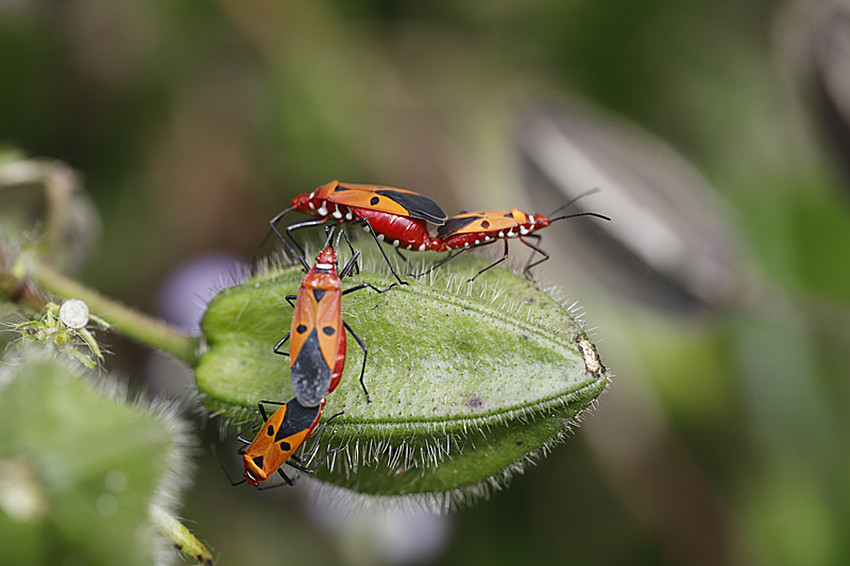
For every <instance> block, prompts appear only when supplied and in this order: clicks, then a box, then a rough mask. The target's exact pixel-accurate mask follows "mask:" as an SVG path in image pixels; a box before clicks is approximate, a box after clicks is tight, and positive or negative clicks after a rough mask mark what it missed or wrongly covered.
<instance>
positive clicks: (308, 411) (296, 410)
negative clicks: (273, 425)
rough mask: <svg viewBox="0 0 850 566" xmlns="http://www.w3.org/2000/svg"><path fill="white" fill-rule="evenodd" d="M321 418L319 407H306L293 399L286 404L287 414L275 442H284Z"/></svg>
mask: <svg viewBox="0 0 850 566" xmlns="http://www.w3.org/2000/svg"><path fill="white" fill-rule="evenodd" d="M318 416H319V406H318V405H316V406H315V407H305V406H304V405H302V404H301V403H299V402H298V399H297V398H296V399H292V400H291V401H289V403H287V404H286V414H285V415H284V416H283V422H282V423H280V428H279V429H278V431H277V436H275V437H274V440H275V442H277V441H279V440H283V439H284V438H286V437H288V436H292V435H293V434H296V433H298V432H301V431H302V430H307V429H309V428H310V427H311V426H313V423H314V422H315V421H316V417H318Z"/></svg>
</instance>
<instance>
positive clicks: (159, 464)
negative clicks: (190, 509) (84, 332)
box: [0, 355, 175, 565]
mask: <svg viewBox="0 0 850 566" xmlns="http://www.w3.org/2000/svg"><path fill="white" fill-rule="evenodd" d="M4 374H5V375H3V376H2V377H3V379H2V382H3V383H0V386H2V390H0V548H2V549H3V551H2V554H3V557H4V562H8V563H9V564H28V565H37V564H60V563H68V564H151V563H152V562H153V560H154V556H155V544H154V530H153V527H152V525H151V523H150V520H149V518H148V507H149V504H150V502H151V501H152V499H153V498H154V495H155V492H156V491H157V490H158V489H159V488H158V486H159V485H160V482H162V480H163V477H164V475H165V474H166V470H167V469H168V468H169V465H170V464H171V462H170V458H172V457H173V450H174V446H175V440H174V438H173V431H172V430H171V427H170V426H169V424H168V423H166V422H165V421H164V420H163V419H162V418H161V417H158V416H155V415H153V414H151V413H150V412H147V411H143V410H140V409H139V408H137V407H134V406H131V405H128V404H125V403H123V402H120V401H118V400H116V399H114V398H112V397H110V396H107V395H104V394H103V393H102V392H100V391H96V390H95V389H93V388H92V387H91V386H90V385H88V384H87V383H86V382H85V381H84V380H82V379H80V378H79V377H78V376H77V375H76V374H75V373H74V372H72V370H71V369H69V367H67V366H66V365H63V364H61V363H59V362H57V361H55V360H53V359H50V358H48V357H47V356H35V357H34V356H32V355H25V356H24V357H23V358H22V359H21V360H19V361H17V362H14V363H13V364H11V365H8V366H7V367H6V368H5V371H4Z"/></svg>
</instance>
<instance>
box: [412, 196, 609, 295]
mask: <svg viewBox="0 0 850 566" xmlns="http://www.w3.org/2000/svg"><path fill="white" fill-rule="evenodd" d="M598 190H599V189H592V190H590V191H587V192H584V193H582V194H580V195H578V196H577V197H575V198H574V199H572V200H571V201H569V202H568V203H567V204H565V205H563V206H561V207H559V208H557V209H555V210H554V211H552V212H551V213H550V214H549V215H548V216H544V215H542V214H529V213H527V212H523V211H521V210H519V209H516V208H512V209H511V210H498V211H481V212H464V213H461V214H458V215H455V216H452V217H451V218H449V219H448V220H446V222H445V223H444V224H443V225H442V226H440V227H439V228H438V229H437V243H436V244H434V245H433V246H432V247H431V248H430V249H431V250H433V251H452V250H458V251H455V252H454V253H452V254H450V255H449V256H448V257H446V258H444V259H443V260H442V261H440V262H438V263H437V264H435V265H434V266H433V267H431V268H430V269H428V270H427V271H424V272H422V273H419V274H416V277H419V276H421V275H425V274H426V273H430V272H431V271H433V270H434V269H436V268H437V267H439V266H441V265H443V264H444V263H446V262H447V261H450V260H452V259H454V258H455V257H457V256H458V255H460V254H462V253H463V252H465V251H467V250H471V249H474V248H479V247H481V246H486V245H489V244H493V243H495V242H496V241H498V240H503V241H504V243H505V251H504V255H503V256H502V257H501V258H500V259H498V260H496V261H494V262H493V263H491V264H490V265H488V266H487V267H485V268H484V269H482V270H481V271H479V272H478V273H476V274H475V276H474V277H472V278H471V279H470V280H469V281H473V280H475V278H476V277H478V276H479V275H481V274H482V273H484V272H485V271H487V270H488V269H490V268H492V267H494V266H496V265H498V264H500V263H502V262H503V261H505V260H506V259H507V258H508V240H509V239H511V238H518V239H519V241H520V242H522V243H523V244H525V245H526V246H528V247H529V248H531V250H532V251H531V256H530V257H529V258H528V262H527V264H526V266H525V268H524V269H523V273H524V274H525V275H526V277H528V276H529V275H530V270H531V268H532V267H534V266H536V265H539V264H541V263H543V262H544V261H546V260H547V259H549V254H548V253H547V252H546V251H545V250H543V249H542V248H540V247H539V246H538V245H537V244H539V242H540V238H541V236H540V234H535V232H536V231H538V230H540V229H541V228H545V227H547V226H549V225H550V224H551V223H552V222H556V221H558V220H564V219H567V218H576V217H578V216H595V217H596V218H601V219H603V220H609V221H610V220H611V219H610V218H609V217H607V216H605V215H603V214H598V213H596V212H579V213H576V214H567V215H564V216H559V217H557V218H551V217H552V216H553V215H554V214H557V213H558V212H560V211H561V210H563V209H565V208H567V207H568V206H570V205H571V204H573V203H574V202H575V201H576V200H578V199H579V198H581V197H583V196H586V195H589V194H592V193H595V192H597V191H598ZM529 238H531V239H534V240H535V243H532V242H530V241H528V239H529ZM535 254H540V255H542V256H543V257H542V258H541V259H539V260H537V261H535V262H533V263H532V259H534V255H535Z"/></svg>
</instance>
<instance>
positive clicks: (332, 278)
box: [289, 271, 343, 407]
mask: <svg viewBox="0 0 850 566" xmlns="http://www.w3.org/2000/svg"><path fill="white" fill-rule="evenodd" d="M340 288H341V285H340V281H339V276H338V275H336V273H316V272H312V271H311V272H310V273H308V274H307V275H306V276H305V277H304V279H303V280H302V284H301V288H300V289H299V290H298V297H297V300H296V303H295V312H294V313H293V317H292V333H291V337H290V340H291V341H292V346H291V347H290V351H289V360H290V375H291V379H292V389H293V391H295V396H296V397H297V398H298V401H299V402H301V403H302V404H304V405H306V406H308V407H314V406H316V405H317V404H318V403H319V401H320V400H321V399H322V398H323V397H324V396H325V394H326V393H327V392H328V389H329V388H330V386H331V374H332V372H333V368H335V366H336V365H337V357H338V355H339V351H340V345H339V341H340V335H341V334H342V331H343V326H342V311H341V305H340V303H341V301H340V298H341V289H340Z"/></svg>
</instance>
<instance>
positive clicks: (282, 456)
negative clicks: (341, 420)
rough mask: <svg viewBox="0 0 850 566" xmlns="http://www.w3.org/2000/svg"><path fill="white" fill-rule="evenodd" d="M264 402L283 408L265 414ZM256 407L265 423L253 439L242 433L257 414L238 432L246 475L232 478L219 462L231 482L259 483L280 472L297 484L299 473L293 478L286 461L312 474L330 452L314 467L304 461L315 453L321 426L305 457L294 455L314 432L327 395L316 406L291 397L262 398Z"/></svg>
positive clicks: (287, 481) (253, 423) (281, 475)
mask: <svg viewBox="0 0 850 566" xmlns="http://www.w3.org/2000/svg"><path fill="white" fill-rule="evenodd" d="M265 404H269V405H280V408H279V409H278V410H276V411H275V412H274V413H272V416H271V417H269V416H268V415H266V409H265V406H264V405H265ZM257 407H258V408H259V409H260V415H262V419H263V426H262V427H260V430H259V431H258V432H257V434H256V436H255V437H254V440H248V439H246V438H244V437H243V435H244V434H245V433H246V432H247V431H248V430H249V429H251V428H253V427H254V425H255V424H256V423H257V420H258V418H259V417H255V418H254V420H253V422H251V424H249V425H248V426H247V427H246V428H245V429H244V430H243V431H242V432H240V433H239V434H238V435H237V436H236V438H237V439H238V440H239V441H240V442H242V443H243V444H245V446H243V447H242V449H240V450H239V453H240V454H241V455H242V465H243V467H244V472H243V475H244V479H242V480H240V481H233V479H232V478H231V477H230V474H228V473H227V470H226V469H225V468H224V466H222V465H221V462H219V465H220V466H221V469H222V470H224V473H225V475H227V478H228V479H229V480H230V483H231V484H233V485H239V484H242V483H246V482H247V483H248V484H249V485H252V486H254V487H257V486H258V485H259V484H260V483H261V482H264V481H266V480H268V479H269V478H270V477H271V476H272V475H273V474H274V473H275V472H277V473H278V474H279V475H280V477H281V478H283V481H284V482H286V484H288V485H295V480H296V478H297V475H296V476H295V477H294V478H290V477H289V476H288V475H287V474H286V472H284V471H283V465H284V464H287V465H289V466H290V467H292V468H294V469H296V470H298V471H301V472H305V473H308V474H312V473H314V472H315V471H316V469H317V468H318V467H319V466H321V465H322V463H323V462H324V461H325V459H326V458H327V457H328V455H330V453H328V454H326V455H325V456H324V457H323V458H322V459H321V460H320V461H319V463H318V464H317V465H316V467H314V468H308V467H307V466H306V465H305V462H309V460H310V459H312V457H313V456H314V455H315V449H316V443H317V442H318V440H319V437H320V436H321V430H320V432H319V434H317V435H316V440H315V441H314V442H313V445H312V446H311V447H310V449H309V450H307V452H306V454H305V457H304V458H301V457H298V456H295V451H296V450H298V449H299V448H300V447H301V446H302V445H303V444H304V442H305V441H306V440H307V438H308V437H309V436H310V434H311V433H312V432H313V429H315V428H316V425H318V424H319V420H320V419H321V418H322V411H323V410H324V408H325V400H324V399H322V400H321V402H320V403H319V404H318V405H316V406H315V407H305V406H303V405H301V404H300V403H299V402H298V400H297V399H291V400H290V401H289V402H287V403H280V402H276V401H260V402H259V403H257ZM341 414H342V413H337V414H336V415H334V416H332V417H331V418H330V419H328V420H327V421H325V424H327V423H328V422H330V421H331V419H334V418H335V417H337V416H339V415H341ZM325 424H323V425H322V429H324V426H325ZM279 485H283V484H278V485H273V486H268V487H278V486H279Z"/></svg>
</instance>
